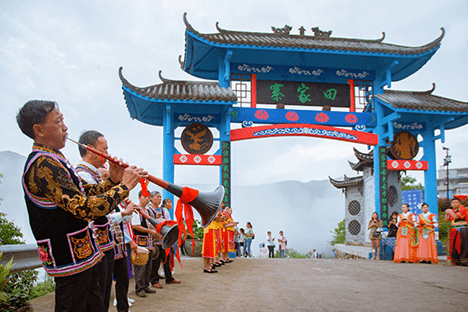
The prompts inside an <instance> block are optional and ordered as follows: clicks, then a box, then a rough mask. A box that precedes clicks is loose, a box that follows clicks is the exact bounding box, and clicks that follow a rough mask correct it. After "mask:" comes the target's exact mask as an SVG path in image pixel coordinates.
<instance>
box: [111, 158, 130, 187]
mask: <svg viewBox="0 0 468 312" xmlns="http://www.w3.org/2000/svg"><path fill="white" fill-rule="evenodd" d="M112 159H113V161H115V163H114V162H113V161H109V175H110V179H111V181H112V182H113V183H114V184H117V183H119V182H120V181H122V176H123V174H124V171H125V167H128V164H127V163H124V162H123V160H122V158H121V159H117V157H113V158H112Z"/></svg>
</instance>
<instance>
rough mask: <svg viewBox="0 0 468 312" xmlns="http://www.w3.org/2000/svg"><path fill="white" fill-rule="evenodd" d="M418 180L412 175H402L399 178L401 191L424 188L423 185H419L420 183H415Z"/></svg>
mask: <svg viewBox="0 0 468 312" xmlns="http://www.w3.org/2000/svg"><path fill="white" fill-rule="evenodd" d="M416 182H418V180H417V179H416V178H414V177H412V176H409V175H408V176H404V177H403V178H402V179H401V190H402V191H407V190H422V189H424V186H422V185H421V183H418V184H416Z"/></svg>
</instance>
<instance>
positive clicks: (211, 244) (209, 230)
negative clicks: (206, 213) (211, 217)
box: [202, 221, 218, 273]
mask: <svg viewBox="0 0 468 312" xmlns="http://www.w3.org/2000/svg"><path fill="white" fill-rule="evenodd" d="M213 227H214V221H213V222H211V223H210V224H209V225H208V226H206V227H205V228H204V229H203V247H202V255H203V265H204V267H203V272H205V273H217V272H218V271H216V270H215V269H214V267H213V266H212V261H213V259H214V257H215V254H216V253H217V246H216V238H215V233H214V228H213Z"/></svg>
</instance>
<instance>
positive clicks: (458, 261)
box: [445, 195, 468, 266]
mask: <svg viewBox="0 0 468 312" xmlns="http://www.w3.org/2000/svg"><path fill="white" fill-rule="evenodd" d="M458 196H459V197H461V199H463V200H465V199H466V195H458ZM462 196H463V197H462ZM461 199H460V198H457V195H455V196H454V198H452V202H451V206H452V209H447V210H445V221H451V222H452V229H451V230H450V255H451V257H452V264H454V265H464V266H468V212H467V210H466V208H465V207H464V206H463V205H462V204H461Z"/></svg>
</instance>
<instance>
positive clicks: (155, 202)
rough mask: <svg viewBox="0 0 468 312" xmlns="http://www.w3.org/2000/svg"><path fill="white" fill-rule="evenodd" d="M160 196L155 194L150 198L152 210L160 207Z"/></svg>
mask: <svg viewBox="0 0 468 312" xmlns="http://www.w3.org/2000/svg"><path fill="white" fill-rule="evenodd" d="M161 200H162V196H161V194H156V195H154V196H153V197H152V198H151V203H152V204H153V208H156V207H159V205H161Z"/></svg>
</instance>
